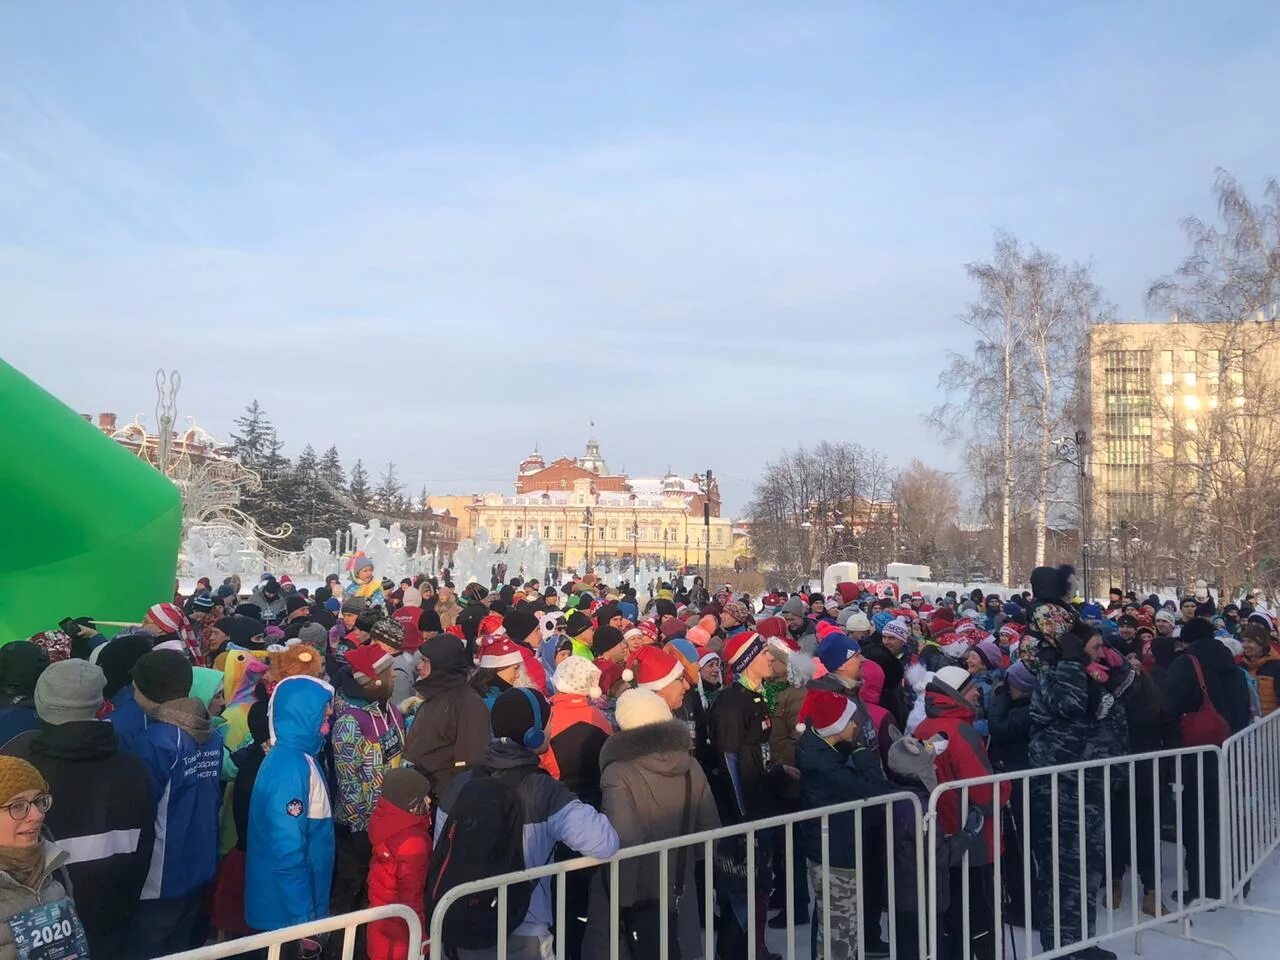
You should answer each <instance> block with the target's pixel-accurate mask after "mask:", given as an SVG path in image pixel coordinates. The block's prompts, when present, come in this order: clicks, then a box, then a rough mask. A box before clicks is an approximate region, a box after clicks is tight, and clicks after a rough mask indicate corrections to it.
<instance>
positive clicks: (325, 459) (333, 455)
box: [320, 446, 347, 489]
mask: <svg viewBox="0 0 1280 960" xmlns="http://www.w3.org/2000/svg"><path fill="white" fill-rule="evenodd" d="M320 476H322V477H324V479H325V480H327V481H328V482H329V484H330V485H331V486H334V487H337V488H338V489H342V488H343V487H345V486H346V485H347V475H346V473H345V472H344V471H343V469H342V458H341V457H339V456H338V448H337V447H336V446H335V447H330V448H329V449H328V450H326V451H325V452H324V456H322V457H321V458H320Z"/></svg>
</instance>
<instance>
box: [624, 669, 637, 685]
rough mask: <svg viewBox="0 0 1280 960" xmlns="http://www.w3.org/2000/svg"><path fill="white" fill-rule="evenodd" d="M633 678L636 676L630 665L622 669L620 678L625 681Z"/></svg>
mask: <svg viewBox="0 0 1280 960" xmlns="http://www.w3.org/2000/svg"><path fill="white" fill-rule="evenodd" d="M635 678H636V674H635V671H634V670H632V669H631V668H630V667H628V668H627V669H626V670H623V671H622V679H623V680H625V681H627V683H630V682H631V681H632V680H634V679H635Z"/></svg>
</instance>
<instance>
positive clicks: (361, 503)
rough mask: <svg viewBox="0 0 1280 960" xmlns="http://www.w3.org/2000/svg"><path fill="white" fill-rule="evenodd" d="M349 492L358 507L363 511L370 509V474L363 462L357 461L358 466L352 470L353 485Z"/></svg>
mask: <svg viewBox="0 0 1280 960" xmlns="http://www.w3.org/2000/svg"><path fill="white" fill-rule="evenodd" d="M348 490H349V491H350V493H351V499H352V500H354V501H355V502H356V506H357V507H359V508H360V509H361V510H367V509H368V508H369V503H370V495H369V474H368V471H366V470H365V468H364V461H363V460H357V461H356V465H355V466H354V467H352V468H351V485H350V486H349V487H348ZM362 519H367V518H362Z"/></svg>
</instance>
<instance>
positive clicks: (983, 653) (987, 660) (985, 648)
mask: <svg viewBox="0 0 1280 960" xmlns="http://www.w3.org/2000/svg"><path fill="white" fill-rule="evenodd" d="M973 649H974V650H976V651H977V652H978V656H979V657H981V658H982V663H983V666H985V667H986V668H987V669H988V670H996V669H999V667H1000V664H1001V663H1002V662H1003V661H1004V654H1003V653H1001V652H1000V644H998V643H996V642H995V641H994V640H983V641H982V642H981V643H975V644H974V645H973Z"/></svg>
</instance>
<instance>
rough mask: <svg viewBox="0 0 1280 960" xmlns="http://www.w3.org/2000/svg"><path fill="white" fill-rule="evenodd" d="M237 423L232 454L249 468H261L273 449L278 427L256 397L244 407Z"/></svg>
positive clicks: (232, 442)
mask: <svg viewBox="0 0 1280 960" xmlns="http://www.w3.org/2000/svg"><path fill="white" fill-rule="evenodd" d="M235 425H236V430H237V431H238V432H236V433H232V434H231V453H232V455H233V456H234V457H235V458H236V459H237V460H239V461H240V462H241V463H242V464H244V465H245V466H246V467H248V468H249V469H251V470H257V469H259V468H260V467H261V466H262V465H263V463H264V462H265V460H266V458H267V454H268V452H269V451H270V449H271V444H272V441H273V440H274V439H275V435H276V428H275V427H274V426H272V425H271V421H270V420H268V419H267V412H266V411H265V410H263V409H262V406H261V404H259V403H258V401H257V400H256V399H255V400H254V401H253V402H252V403H251V404H249V405H248V406H247V407H245V408H244V415H243V416H240V417H237V418H236V420H235Z"/></svg>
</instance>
